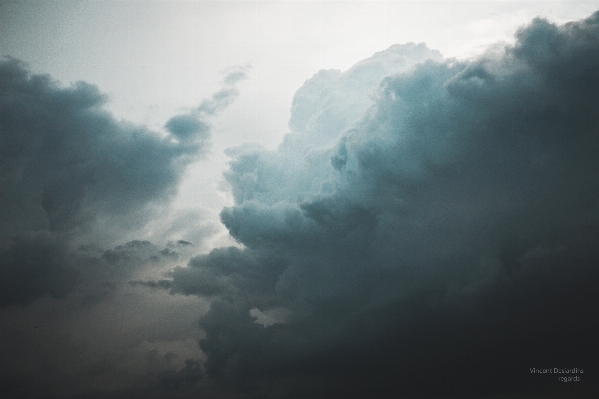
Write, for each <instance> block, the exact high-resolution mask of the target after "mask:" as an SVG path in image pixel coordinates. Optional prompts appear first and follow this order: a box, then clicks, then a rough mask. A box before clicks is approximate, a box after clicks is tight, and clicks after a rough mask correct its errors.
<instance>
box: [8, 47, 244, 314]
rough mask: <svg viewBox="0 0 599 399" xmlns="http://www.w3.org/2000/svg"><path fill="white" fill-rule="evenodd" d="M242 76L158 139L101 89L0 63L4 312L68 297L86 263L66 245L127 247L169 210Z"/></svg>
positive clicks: (232, 76) (239, 72) (236, 74)
mask: <svg viewBox="0 0 599 399" xmlns="http://www.w3.org/2000/svg"><path fill="white" fill-rule="evenodd" d="M245 69H247V68H241V69H239V68H238V69H236V70H233V71H230V73H229V74H228V75H227V76H226V78H225V82H224V84H225V85H224V88H223V89H222V90H220V91H218V92H217V93H215V94H214V95H213V97H212V98H211V99H208V100H205V101H203V102H202V103H201V104H200V105H199V106H198V107H197V109H196V110H194V111H193V112H192V113H189V114H185V115H179V116H175V117H173V118H171V119H170V120H169V121H168V122H167V123H166V126H165V129H166V130H167V131H168V133H169V134H162V135H161V134H159V133H157V132H152V131H149V130H147V129H146V128H145V127H140V126H134V125H132V124H129V123H126V122H123V121H117V120H115V119H114V118H113V116H112V115H110V114H109V113H108V112H107V111H105V110H104V108H103V105H104V104H105V102H106V96H105V95H104V94H102V93H101V92H100V91H99V90H98V88H97V87H96V86H93V85H91V84H88V83H85V82H77V83H76V84H74V85H72V86H71V87H68V88H62V87H59V86H58V84H57V83H55V82H54V81H52V79H51V78H50V76H48V75H33V74H31V73H30V72H29V71H28V70H27V67H26V65H25V64H24V63H22V62H20V61H18V60H16V59H12V58H7V59H5V60H3V61H2V62H0V284H1V288H2V289H1V294H0V307H2V306H6V305H12V304H26V303H29V302H30V301H31V300H34V299H36V298H38V297H40V296H46V295H50V296H54V297H62V296H64V295H66V294H67V293H68V292H69V291H70V290H71V289H72V288H73V287H74V284H75V279H76V277H77V274H78V273H77V270H76V269H77V265H76V264H75V263H77V262H80V261H81V259H75V258H78V256H79V255H73V253H70V252H69V247H73V246H75V247H76V246H77V243H82V242H83V243H86V244H87V243H92V244H95V245H102V244H108V245H110V246H111V245H114V244H116V243H122V242H123V240H124V239H123V237H127V236H129V235H130V234H132V233H134V232H135V231H137V230H139V229H140V228H141V227H143V226H144V225H145V224H146V223H147V222H148V221H150V220H151V219H152V217H154V216H155V215H156V211H157V210H159V209H161V207H163V206H164V205H167V203H168V200H169V199H171V198H172V197H173V195H174V194H175V192H176V189H177V186H178V183H179V180H180V177H181V175H182V172H183V171H184V169H185V167H186V166H187V165H188V164H189V163H190V162H192V161H194V160H197V159H198V158H199V157H201V156H202V155H203V154H204V153H205V150H206V147H207V143H208V139H209V136H210V126H209V124H208V122H206V116H209V115H214V114H215V113H217V112H219V111H221V110H222V109H224V108H225V107H226V106H227V105H228V104H229V103H230V102H231V101H233V100H234V99H235V97H236V96H237V95H238V94H239V93H238V91H237V89H236V87H235V84H236V83H237V82H238V81H239V80H240V79H243V78H245V77H246V73H245ZM173 229H175V227H173ZM173 229H171V230H173ZM94 233H97V234H94ZM97 236H102V237H103V241H104V242H100V243H98V242H96V241H95V240H96V237H97ZM175 238H176V237H175ZM169 239H170V238H169ZM71 249H72V248H71ZM122 249H123V248H120V249H119V248H117V249H115V251H116V252H114V251H112V252H111V251H108V252H106V253H105V257H107V260H108V261H110V259H108V258H110V257H111V256H114V257H118V256H122V255H123V250H122Z"/></svg>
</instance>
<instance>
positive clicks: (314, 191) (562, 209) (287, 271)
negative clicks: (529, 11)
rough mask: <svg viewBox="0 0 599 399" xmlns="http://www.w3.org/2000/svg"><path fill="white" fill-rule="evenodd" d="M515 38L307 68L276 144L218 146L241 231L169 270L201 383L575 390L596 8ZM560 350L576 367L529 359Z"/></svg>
mask: <svg viewBox="0 0 599 399" xmlns="http://www.w3.org/2000/svg"><path fill="white" fill-rule="evenodd" d="M516 39H517V40H516V43H515V45H514V46H507V47H505V48H503V49H501V50H498V49H497V48H496V49H494V50H493V51H491V52H489V53H487V54H486V55H484V56H482V57H480V58H479V59H477V60H475V61H456V60H445V61H443V60H439V57H438V55H437V54H435V53H433V52H430V51H429V50H428V49H426V47H424V46H423V45H418V46H415V45H407V46H394V47H392V48H390V49H389V50H387V51H386V52H382V53H378V54H377V55H375V56H374V57H373V58H371V59H369V60H366V61H364V62H362V63H360V64H358V65H357V66H356V67H354V68H352V69H350V70H349V71H347V72H344V73H340V72H336V71H321V72H319V73H318V74H317V75H315V77H314V78H312V79H310V80H308V81H307V82H306V84H305V86H304V87H303V88H301V89H300V90H299V91H298V93H297V95H296V98H295V99H294V104H293V107H292V117H291V121H290V127H291V129H292V130H293V132H292V133H289V134H288V135H287V136H286V138H285V140H284V141H283V143H282V144H281V146H280V147H279V149H278V150H276V151H267V150H265V149H263V148H260V147H258V146H244V147H240V148H237V149H232V150H229V154H230V155H231V156H232V157H233V160H232V162H231V168H230V170H229V171H228V172H227V174H226V178H227V180H228V181H229V183H230V184H231V186H232V191H233V194H234V197H235V201H236V204H235V206H233V207H230V208H227V209H224V210H223V212H222V213H221V218H222V221H223V223H224V224H225V225H226V226H227V228H228V229H229V232H230V233H231V235H232V236H233V237H235V238H236V239H237V240H238V241H239V242H240V243H241V244H243V248H242V249H237V248H221V249H216V250H214V251H213V252H211V253H210V254H208V255H204V256H201V257H197V258H195V259H193V260H192V261H191V262H190V264H189V265H188V267H186V268H177V269H175V270H174V271H173V274H172V278H173V280H172V285H170V289H171V292H174V293H183V294H188V295H189V294H193V295H199V296H205V297H209V298H212V299H213V301H212V305H211V308H210V311H209V312H208V313H207V314H206V315H204V316H203V317H202V318H201V319H200V327H201V328H202V329H203V330H204V331H205V333H206V337H205V338H204V339H202V340H201V341H200V346H201V348H202V350H203V351H204V352H205V353H206V354H207V356H208V360H207V362H206V363H205V370H206V373H207V379H206V380H205V381H204V382H203V383H202V384H204V385H202V384H201V385H202V386H205V387H206V388H205V389H206V392H205V394H206V396H207V397H224V396H226V397H235V396H236V395H237V396H238V397H261V398H265V397H272V398H284V397H293V398H304V397H305V398H319V397H322V398H325V397H326V398H333V397H339V398H348V397H355V398H358V397H360V398H361V397H376V398H398V397H406V398H407V397H420V398H433V397H434V398H439V397H461V398H467V397H472V398H474V397H476V398H483V397H491V396H493V395H497V396H493V397H521V398H523V397H527V398H533V397H543V395H548V394H550V393H551V394H553V395H554V396H555V397H581V398H582V397H592V394H593V393H594V392H596V389H597V386H598V382H599V378H598V377H597V373H598V372H599V369H598V368H597V362H596V359H597V358H598V356H599V344H598V343H597V339H596V337H597V336H598V335H599V318H598V317H597V314H598V311H599V294H598V292H597V290H596V285H597V282H598V281H599V269H597V265H598V264H599V249H598V248H599V157H598V156H597V155H598V154H599V13H595V14H594V15H592V16H591V17H589V18H588V19H586V20H582V21H578V22H574V23H569V24H566V25H562V26H557V25H554V24H552V23H550V22H547V21H545V20H542V19H536V20H534V21H533V22H532V23H531V24H530V25H529V26H527V27H526V28H523V29H521V30H520V31H519V32H518V33H517V37H516ZM397 54H401V57H397V56H396V55H397ZM410 57H413V59H414V60H417V62H421V64H419V65H418V66H416V67H414V68H410V67H411V66H412V65H413V64H410V65H408V67H405V64H402V62H400V60H402V59H403V60H405V59H408V58H410ZM389 59H391V63H390V64H385V62H387V61H384V60H389ZM426 59H429V60H428V61H425V60H426ZM423 61H424V62H423ZM385 65H391V67H390V69H393V65H395V67H396V69H395V71H397V72H401V73H396V74H393V71H388V69H387V68H384V67H383V66H385ZM381 70H382V71H383V72H384V73H381ZM381 75H382V76H381ZM386 75H388V76H387V77H384V76H386ZM382 78H384V79H383V80H382V81H381V79H382ZM379 82H380V84H379ZM377 87H378V89H377ZM373 90H377V91H376V95H375V101H374V105H373V106H372V107H370V108H368V105H369V102H368V101H364V102H363V103H362V102H361V100H356V96H357V95H358V94H359V95H360V96H361V98H363V99H366V98H369V96H370V95H371V94H372V93H373ZM323 99H324V100H323ZM155 285H162V286H163V287H164V288H168V287H169V286H168V285H167V284H165V283H160V282H155ZM275 309H284V310H286V312H283V313H279V314H286V315H287V316H286V317H280V318H279V319H278V320H275V321H274V322H272V323H268V324H265V323H259V322H257V321H259V318H258V317H257V316H255V315H256V314H262V315H264V314H268V312H271V311H274V310H275ZM273 314H274V313H273ZM277 321H278V322H277ZM555 367H557V368H579V369H583V370H584V374H579V377H580V378H581V382H579V383H577V384H576V385H574V383H570V384H569V385H566V384H565V383H560V382H558V380H557V377H558V375H553V374H552V375H538V374H531V372H530V369H531V368H555ZM215 392H220V394H217V393H215ZM219 395H220V396H219Z"/></svg>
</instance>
